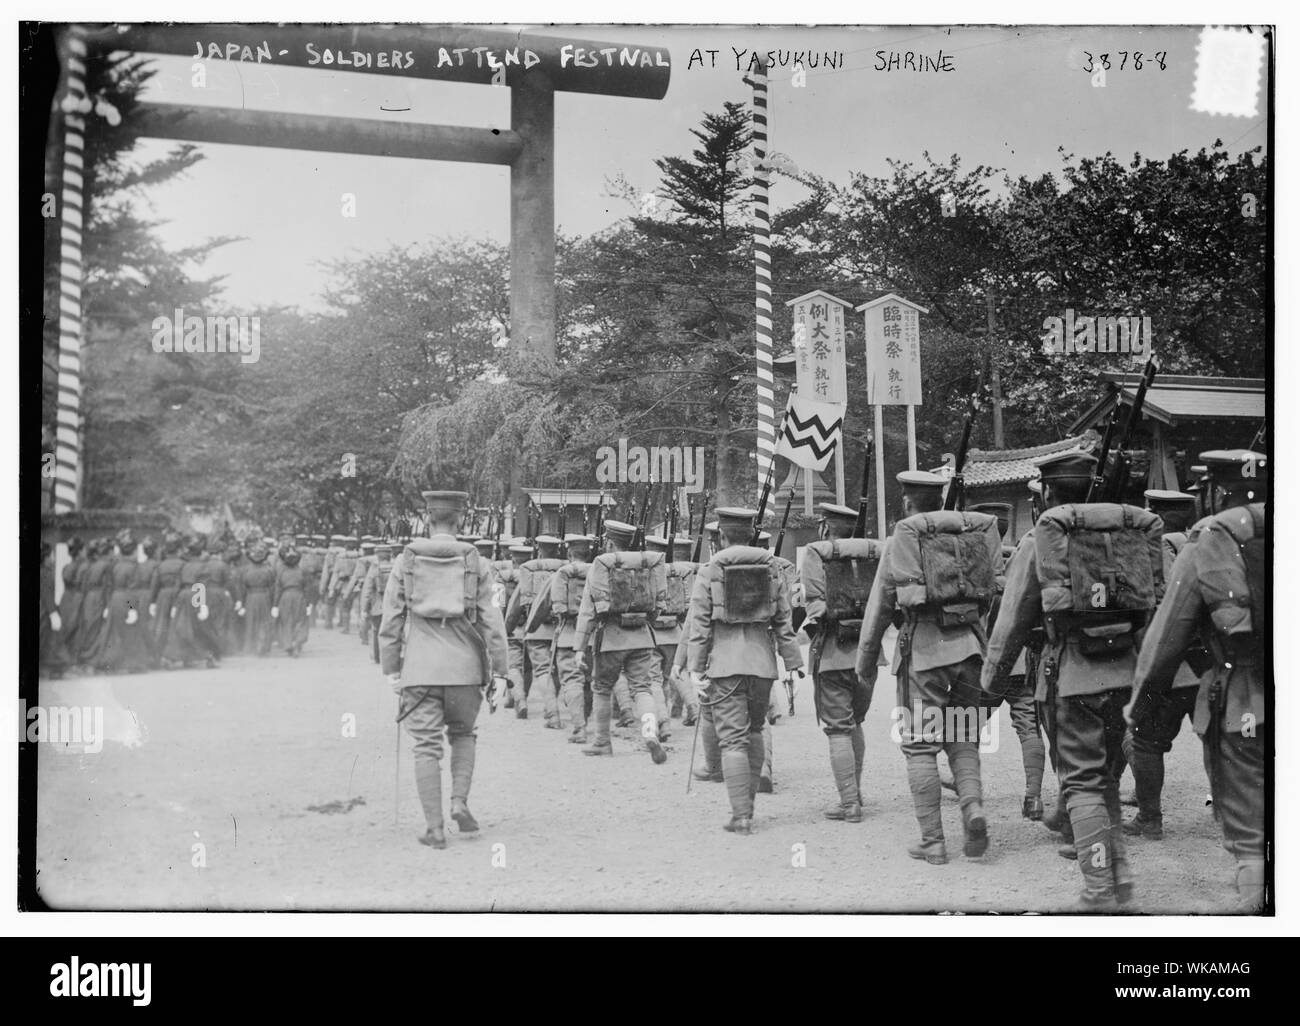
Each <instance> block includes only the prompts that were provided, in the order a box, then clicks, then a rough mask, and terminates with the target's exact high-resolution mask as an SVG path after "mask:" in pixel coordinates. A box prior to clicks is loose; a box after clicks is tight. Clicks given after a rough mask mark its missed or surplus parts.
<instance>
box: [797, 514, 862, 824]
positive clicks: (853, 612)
mask: <svg viewBox="0 0 1300 1026" xmlns="http://www.w3.org/2000/svg"><path fill="white" fill-rule="evenodd" d="M818 508H819V509H820V510H821V514H822V517H821V529H820V531H819V532H818V533H819V536H820V540H819V541H815V542H813V543H812V544H810V545H809V546H807V548H805V549H804V553H803V569H802V573H801V576H802V581H803V593H804V601H805V602H806V603H807V619H805V620H804V622H803V630H804V633H806V634H807V635H808V637H809V638H811V639H812V644H811V646H810V649H809V653H808V657H809V661H810V663H811V664H812V678H813V706H814V708H815V709H816V711H817V719H818V720H820V721H821V724H822V732H823V733H825V735H826V743H827V746H828V748H829V749H830V762H831V776H832V777H833V778H834V780H835V789H836V790H837V791H838V792H839V801H838V802H836V803H835V804H834V805H832V806H831V807H830V808H828V809H826V811H825V813H823V814H824V815H825V817H826V818H827V819H833V820H843V821H845V822H848V823H860V822H862V793H861V785H862V758H863V755H864V753H865V752H866V740H865V738H864V736H863V733H862V721H863V720H864V719H865V718H866V715H867V709H868V708H870V706H871V695H872V690H873V689H872V687H870V686H868V685H866V684H864V683H863V682H862V681H861V680H859V679H858V675H857V674H856V673H855V672H854V667H855V665H856V663H857V652H858V636H859V634H860V633H861V630H862V616H863V612H864V611H865V609H866V601H867V596H868V595H870V594H871V584H872V582H873V581H874V580H875V576H876V568H877V566H879V564H880V553H881V545H880V543H879V542H877V541H872V540H870V539H867V538H855V537H853V531H854V528H855V527H856V526H857V521H858V511H857V510H855V509H853V508H851V507H849V506H839V505H836V504H835V503H830V502H823V503H821V505H820V506H819V507H818Z"/></svg>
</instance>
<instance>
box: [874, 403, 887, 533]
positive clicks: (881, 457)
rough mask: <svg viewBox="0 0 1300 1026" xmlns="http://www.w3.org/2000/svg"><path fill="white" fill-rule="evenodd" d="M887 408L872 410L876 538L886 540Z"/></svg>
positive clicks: (877, 407)
mask: <svg viewBox="0 0 1300 1026" xmlns="http://www.w3.org/2000/svg"><path fill="white" fill-rule="evenodd" d="M884 411H885V408H884V407H883V406H881V405H880V404H879V403H877V404H876V405H875V406H873V407H872V408H871V415H872V418H873V423H874V424H875V432H876V433H875V438H876V537H877V538H879V539H880V540H881V541H884V540H885V427H884V424H885V414H884Z"/></svg>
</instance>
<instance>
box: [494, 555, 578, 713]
mask: <svg viewBox="0 0 1300 1026" xmlns="http://www.w3.org/2000/svg"><path fill="white" fill-rule="evenodd" d="M533 541H534V542H535V543H536V545H537V556H536V558H534V559H527V560H525V561H524V562H523V563H522V564H521V565H520V567H519V585H520V586H516V588H515V590H514V592H513V593H512V594H511V596H510V601H509V603H508V604H507V605H506V617H505V619H506V631H507V632H508V633H514V631H515V630H522V631H523V632H524V653H525V655H527V657H528V664H529V667H530V668H531V670H532V679H533V685H534V686H535V687H538V688H540V689H541V692H542V718H543V719H544V720H545V726H546V728H547V729H548V730H561V729H562V727H561V725H560V710H559V706H558V702H557V697H556V684H555V678H554V677H553V676H552V674H551V646H552V645H553V644H554V643H555V625H554V624H553V623H552V622H551V621H550V620H542V621H539V622H538V623H537V624H536V625H535V627H534V628H533V629H531V630H530V629H528V628H527V627H526V626H525V625H526V624H527V622H528V617H529V614H530V613H531V612H532V605H533V603H534V602H535V601H536V600H537V598H538V596H539V595H540V594H541V593H542V592H543V591H544V590H545V589H546V588H547V587H548V586H549V585H550V582H551V575H552V574H553V573H555V571H556V570H558V569H560V567H562V566H564V560H562V559H561V558H560V546H561V545H562V544H563V541H562V540H561V539H560V538H557V537H555V536H554V535H551V534H542V535H538V536H537V537H536V538H534V539H533ZM525 574H529V575H531V587H532V588H533V593H532V594H531V595H527V596H525V592H524V589H523V587H522V585H523V584H524V579H525V578H524V575H525ZM525 597H527V602H524V601H523V599H524V598H525ZM521 708H522V710H523V714H522V715H520V709H521ZM515 715H516V716H517V717H518V718H519V719H521V720H522V719H527V718H528V703H527V701H525V702H524V703H523V704H522V706H521V705H520V703H519V696H518V694H516V695H515Z"/></svg>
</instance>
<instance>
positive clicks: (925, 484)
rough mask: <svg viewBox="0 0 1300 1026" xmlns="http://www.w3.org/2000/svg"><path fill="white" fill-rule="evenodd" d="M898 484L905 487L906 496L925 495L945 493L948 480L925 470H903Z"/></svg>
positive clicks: (900, 472)
mask: <svg viewBox="0 0 1300 1026" xmlns="http://www.w3.org/2000/svg"><path fill="white" fill-rule="evenodd" d="M898 483H899V484H901V485H902V486H903V494H904V495H918V494H919V495H924V494H926V493H929V492H941V491H943V489H944V486H945V485H946V484H947V483H948V479H947V478H946V477H944V476H943V475H941V474H931V473H930V472H929V471H925V470H902V471H899V473H898Z"/></svg>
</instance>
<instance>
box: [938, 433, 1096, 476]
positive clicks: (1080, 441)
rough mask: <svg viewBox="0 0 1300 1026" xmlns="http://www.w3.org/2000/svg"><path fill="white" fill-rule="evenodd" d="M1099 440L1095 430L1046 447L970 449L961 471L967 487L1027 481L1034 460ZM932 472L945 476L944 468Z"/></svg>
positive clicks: (1087, 446) (1034, 472)
mask: <svg viewBox="0 0 1300 1026" xmlns="http://www.w3.org/2000/svg"><path fill="white" fill-rule="evenodd" d="M1099 440H1100V439H1099V438H1098V435H1097V433H1096V432H1095V431H1085V432H1084V433H1083V434H1081V435H1073V436H1071V437H1070V438H1062V439H1061V440H1060V441H1058V442H1048V443H1047V444H1046V445H1031V446H1029V447H1028V448H1025V449H971V450H970V451H969V452H968V453H967V454H966V466H965V468H964V471H963V475H962V476H963V478H964V479H965V483H966V487H967V488H981V487H988V486H991V485H1002V484H1016V483H1018V482H1023V481H1030V480H1032V479H1033V478H1035V477H1037V476H1038V468H1037V467H1035V466H1034V462H1033V461H1034V460H1036V459H1038V458H1039V457H1041V456H1047V455H1050V454H1051V453H1054V452H1066V451H1067V450H1069V449H1083V450H1085V451H1091V450H1093V449H1095V448H1096V446H1097V442H1098V441H1099ZM934 472H935V473H945V472H946V471H945V468H943V467H938V468H936V469H935V471H934Z"/></svg>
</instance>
